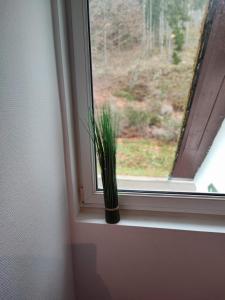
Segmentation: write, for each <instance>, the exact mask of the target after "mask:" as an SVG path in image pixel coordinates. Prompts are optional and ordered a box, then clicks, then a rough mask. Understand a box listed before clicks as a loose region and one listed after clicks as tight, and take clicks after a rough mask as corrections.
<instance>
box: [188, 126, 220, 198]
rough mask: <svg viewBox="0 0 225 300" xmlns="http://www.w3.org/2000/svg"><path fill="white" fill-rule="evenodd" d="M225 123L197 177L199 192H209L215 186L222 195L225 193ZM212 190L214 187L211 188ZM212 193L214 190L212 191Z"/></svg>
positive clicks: (196, 183) (196, 182)
mask: <svg viewBox="0 0 225 300" xmlns="http://www.w3.org/2000/svg"><path fill="white" fill-rule="evenodd" d="M224 153H225V121H223V123H222V125H221V127H220V130H219V131H218V133H217V135H216V137H215V140H214V141H213V144H212V146H211V148H210V150H209V152H208V154H207V156H206V158H205V160H204V161H203V163H202V165H201V167H200V168H199V170H198V172H197V173H196V175H195V179H194V181H195V185H196V188H197V191H200V192H208V188H209V186H210V185H211V186H212V184H213V186H214V187H215V188H216V190H217V191H218V192H220V193H225V184H224V178H225V159H224ZM211 188H212V187H211ZM211 191H212V190H211Z"/></svg>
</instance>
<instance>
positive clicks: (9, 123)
mask: <svg viewBox="0 0 225 300" xmlns="http://www.w3.org/2000/svg"><path fill="white" fill-rule="evenodd" d="M50 4H51V1H50V0H19V1H15V0H6V1H0V299H4V300H7V299H15V300H20V299H21V300H24V299H32V300H35V299H46V300H50V299H54V300H57V299H59V300H62V299H63V300H64V299H66V300H69V299H74V291H73V289H74V286H73V270H72V261H71V251H70V240H69V229H68V208H67V196H66V181H65V170H64V155H63V140H62V129H61V127H62V126H61V116H60V105H59V95H58V82H57V74H56V61H55V49H54V41H53V28H52V14H51V5H50Z"/></svg>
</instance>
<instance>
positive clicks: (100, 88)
mask: <svg viewBox="0 0 225 300" xmlns="http://www.w3.org/2000/svg"><path fill="white" fill-rule="evenodd" d="M208 2H209V1H208V0H113V1H112V0H104V1H100V0H89V18H90V42H91V56H92V75H93V96H94V105H95V107H96V110H98V108H99V107H100V106H101V105H102V104H103V103H105V102H109V103H110V104H111V106H112V107H113V109H114V110H115V111H116V112H117V115H118V116H119V124H120V125H119V139H118V157H117V160H118V170H117V173H118V174H120V175H135V176H148V177H165V176H169V174H170V171H171V167H172V164H173V161H174V156H175V152H176V147H177V141H178V139H179V134H180V130H181V127H182V120H183V117H184V112H185V107H186V103H187V100H188V94H189V89H190V86H191V82H192V77H193V69H194V63H195V59H196V56H197V52H198V43H199V38H200V36H201V30H202V25H203V22H204V16H205V14H206V12H207V5H208Z"/></svg>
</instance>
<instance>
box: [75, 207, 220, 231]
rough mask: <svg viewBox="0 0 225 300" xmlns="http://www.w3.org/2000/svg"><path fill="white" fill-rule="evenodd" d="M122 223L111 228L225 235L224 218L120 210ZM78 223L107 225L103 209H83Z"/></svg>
mask: <svg viewBox="0 0 225 300" xmlns="http://www.w3.org/2000/svg"><path fill="white" fill-rule="evenodd" d="M120 214H121V221H120V222H119V223H118V224H115V225H109V226H128V227H141V228H155V229H167V230H183V231H193V232H209V233H225V218H224V217H223V216H212V215H200V214H181V213H179V214H177V213H162V212H160V213H159V212H146V211H127V210H120ZM76 222H78V223H86V224H102V225H104V224H106V222H105V219H104V210H103V209H93V208H82V209H81V211H80V213H79V215H78V216H77V218H76Z"/></svg>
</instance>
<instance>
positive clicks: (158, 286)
mask: <svg viewBox="0 0 225 300" xmlns="http://www.w3.org/2000/svg"><path fill="white" fill-rule="evenodd" d="M74 239H75V242H74V253H75V265H76V268H75V273H76V292H77V297H78V300H89V299H99V300H100V299H101V300H109V299H111V300H224V299H225V284H224V278H225V255H224V253H225V238H224V234H212V233H211V234H210V233H201V232H188V231H186V232H185V231H176V230H163V229H151V228H136V227H128V226H116V225H98V224H84V223H76V225H75V237H74Z"/></svg>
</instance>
